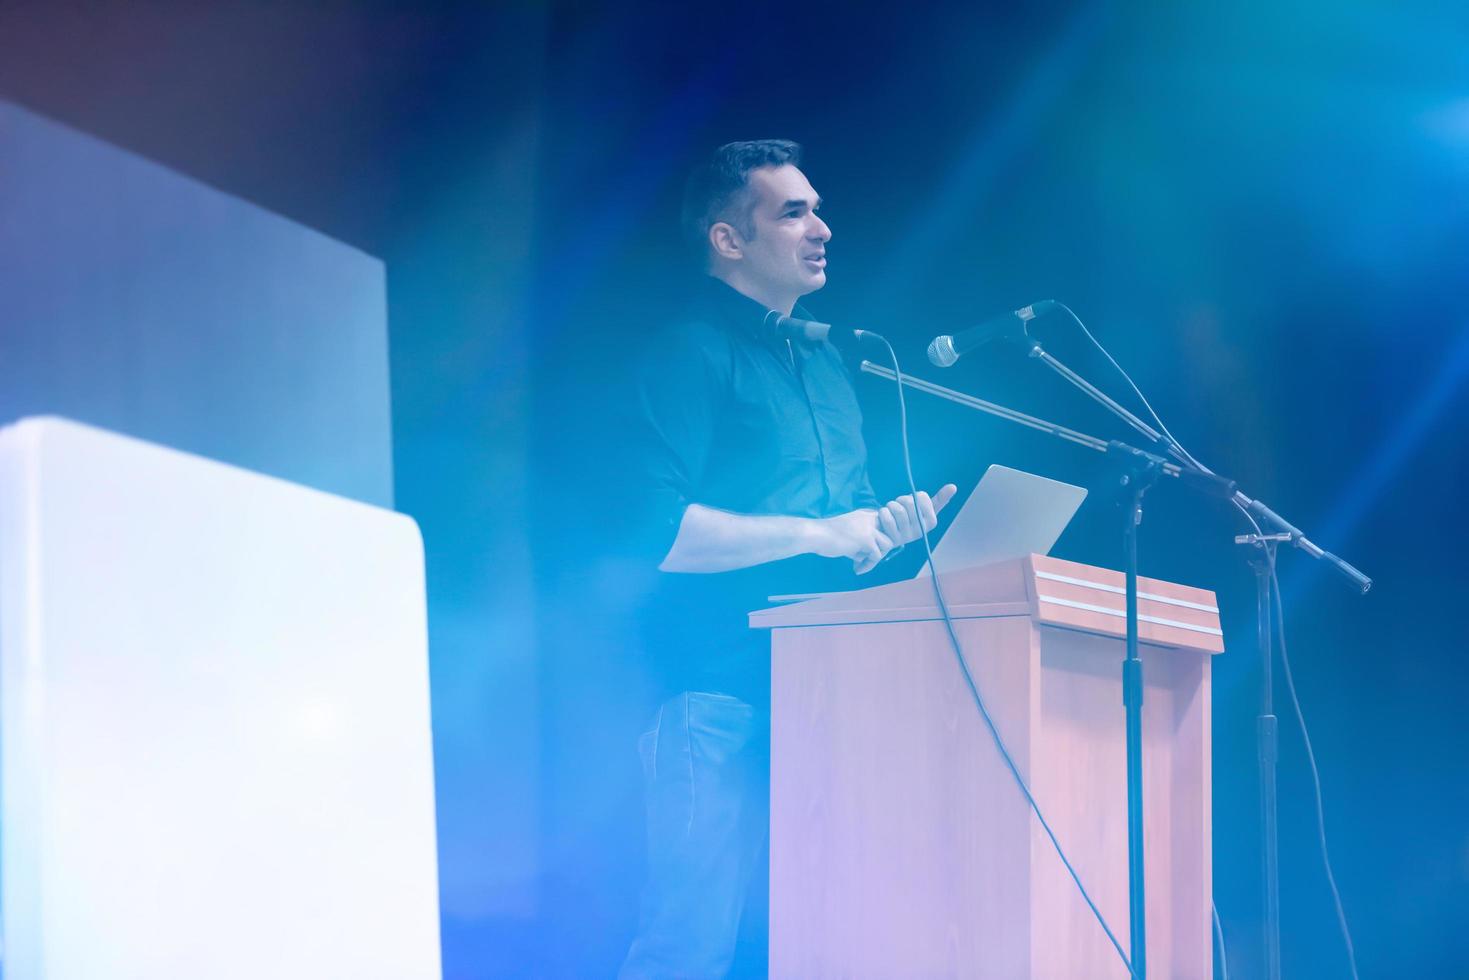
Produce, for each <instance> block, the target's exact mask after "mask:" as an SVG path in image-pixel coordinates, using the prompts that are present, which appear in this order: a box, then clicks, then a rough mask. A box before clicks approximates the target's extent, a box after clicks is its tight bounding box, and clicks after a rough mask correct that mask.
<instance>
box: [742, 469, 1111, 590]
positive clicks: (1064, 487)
mask: <svg viewBox="0 0 1469 980" xmlns="http://www.w3.org/2000/svg"><path fill="white" fill-rule="evenodd" d="M1085 499H1086V489H1085V488H1083V487H1074V486H1072V485H1071V484H1069V483H1062V482H1060V481H1059V480H1048V479H1046V478H1045V477H1043V476H1036V475H1035V474H1034V473H1027V472H1025V471H1024V470H1012V469H1010V467H1008V466H1000V465H998V464H996V465H993V466H991V467H990V468H989V469H987V470H985V471H984V476H982V477H981V478H980V480H979V483H978V484H976V485H975V487H974V491H973V492H972V493H971V494H970V495H969V499H967V500H965V501H964V504H963V506H961V507H960V508H959V513H958V514H956V515H954V521H953V523H952V524H950V525H949V529H948V530H947V531H945V532H944V536H943V537H942V538H940V539H939V541H938V543H937V544H935V545H934V546H933V560H934V562H935V563H936V564H937V565H938V568H939V571H940V572H941V573H942V572H952V571H956V570H958V569H963V568H978V567H980V566H981V565H990V564H993V563H995V562H998V561H1008V560H1009V559H1011V558H1023V557H1024V556H1026V555H1045V554H1049V553H1050V551H1051V547H1052V546H1053V545H1054V544H1055V543H1056V539H1057V538H1059V537H1060V536H1061V532H1062V531H1064V530H1066V525H1067V524H1070V523H1071V518H1072V517H1073V516H1075V514H1076V511H1077V508H1079V507H1080V506H1081V502H1082V501H1083V500H1085ZM919 547H920V548H921V547H922V545H919ZM927 574H928V562H924V563H923V567H922V568H920V569H919V570H918V574H917V575H915V576H914V578H922V577H923V576H925V575H927ZM831 594H832V593H828V592H809V593H801V594H796V595H773V596H771V597H770V601H771V602H776V603H782V602H799V601H801V600H803V599H816V598H820V597H821V596H825V595H831Z"/></svg>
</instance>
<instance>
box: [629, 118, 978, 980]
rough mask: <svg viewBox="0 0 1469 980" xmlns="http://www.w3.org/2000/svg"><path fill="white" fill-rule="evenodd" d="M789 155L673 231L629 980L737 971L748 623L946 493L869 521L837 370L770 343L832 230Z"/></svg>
mask: <svg viewBox="0 0 1469 980" xmlns="http://www.w3.org/2000/svg"><path fill="white" fill-rule="evenodd" d="M800 153H801V150H800V147H799V146H798V145H796V144H795V143H792V142H790V141H787V140H753V141H748V142H740V143H730V144H727V145H725V146H722V147H720V148H719V149H718V150H717V151H715V153H714V154H713V156H712V158H711V159H710V160H709V161H708V162H707V164H705V165H704V166H703V167H701V168H700V169H699V170H698V171H696V172H695V173H694V175H693V176H692V177H691V179H690V181H689V184H688V189H687V192H686V196H685V202H684V225H685V231H686V233H687V235H688V237H689V239H690V241H691V243H692V244H693V245H694V247H695V249H696V252H697V254H698V256H699V259H700V261H701V262H702V264H703V266H704V271H705V272H706V273H707V276H708V281H707V284H706V288H705V289H704V291H703V294H702V295H701V296H700V298H699V301H698V302H697V303H696V305H695V308H694V310H693V311H692V312H691V313H690V314H689V315H687V316H685V317H684V318H682V319H680V320H678V321H676V322H674V323H673V324H672V329H671V330H668V331H666V332H665V333H664V334H663V335H661V336H660V337H659V338H658V340H657V341H656V343H655V344H654V346H653V350H654V354H653V356H652V357H651V358H649V360H648V361H647V363H646V365H645V368H644V371H643V374H642V377H641V381H640V384H639V389H638V399H639V402H638V405H639V413H638V418H637V420H636V422H635V424H634V428H635V434H634V439H635V443H636V446H637V455H636V460H637V467H638V473H637V477H638V478H639V480H640V481H641V485H642V487H643V489H644V492H645V501H646V503H647V505H648V507H649V511H650V514H648V515H647V520H648V523H649V525H650V526H652V527H655V528H661V529H662V531H661V534H659V533H657V532H654V534H653V540H654V543H653V545H652V546H651V547H650V548H649V551H648V553H649V555H650V560H651V556H657V561H658V568H659V569H660V570H661V571H662V572H663V573H665V574H663V575H661V576H660V581H659V583H658V589H657V592H658V594H657V595H656V596H655V597H654V599H653V601H652V602H651V603H650V606H649V609H648V615H647V617H646V622H645V630H644V646H645V649H646V652H647V653H649V654H650V655H651V656H652V658H653V660H654V661H655V664H654V666H655V670H656V673H657V674H658V676H659V677H660V678H661V679H662V681H663V684H664V686H663V689H662V691H661V693H662V694H663V695H667V696H668V697H667V699H666V700H664V701H663V702H662V705H661V707H660V708H659V709H658V711H657V713H656V715H655V717H654V719H653V723H652V725H651V727H650V729H649V731H648V732H646V733H645V734H644V735H643V736H642V739H641V740H640V742H639V751H640V753H641V755H642V760H643V769H644V774H645V777H646V796H647V809H648V826H647V833H648V864H649V869H648V884H647V887H646V889H645V891H644V895H643V901H642V908H641V917H640V922H639V931H638V936H637V938H636V939H635V941H634V942H633V944H632V948H631V949H630V950H629V952H628V955H627V959H626V961H625V962H624V964H623V968H622V976H623V977H627V978H632V977H719V976H724V975H726V974H727V973H728V971H729V970H730V966H731V963H732V962H733V958H734V954H735V947H736V940H737V937H738V934H739V926H740V920H741V914H742V909H743V906H744V902H745V899H746V893H747V891H748V890H749V888H750V882H751V879H752V877H758V871H759V870H760V868H759V863H760V857H761V854H762V849H763V847H764V845H765V843H766V835H767V833H768V829H769V816H768V808H769V802H768V793H769V754H768V753H769V716H768V706H769V698H770V673H769V668H770V664H769V654H768V652H767V649H766V644H767V642H768V638H767V637H766V636H764V635H761V634H756V633H755V632H753V631H751V630H749V629H748V628H747V622H746V618H745V617H746V614H747V613H748V612H749V611H750V610H752V609H757V608H760V607H762V606H764V605H766V604H767V601H766V597H767V596H770V595H774V594H777V593H780V592H797V591H799V592H812V591H818V590H825V589H840V588H853V587H856V586H857V584H858V583H856V582H854V581H852V578H851V576H852V575H853V574H856V575H862V574H865V573H867V572H869V571H871V570H872V569H873V568H874V567H876V566H877V564H878V563H879V562H881V561H882V560H883V558H884V557H885V556H887V555H888V554H889V553H890V552H891V551H893V549H895V548H898V547H901V546H902V545H903V544H905V543H907V542H909V541H913V540H916V539H917V538H918V537H919V535H920V534H921V533H922V531H923V530H928V529H932V528H933V527H934V525H935V524H936V523H937V512H938V511H939V510H941V509H942V508H943V507H944V505H945V504H947V503H948V501H949V500H950V499H951V498H952V496H953V494H954V490H955V488H954V486H953V485H952V484H950V485H946V486H945V487H943V489H941V490H940V491H938V493H936V494H934V495H933V497H932V498H930V497H929V495H928V494H926V493H919V494H918V495H917V499H916V500H915V499H913V498H912V497H911V496H903V497H899V498H898V499H897V500H894V501H892V502H891V503H889V504H887V505H886V506H879V505H878V501H877V498H876V497H875V496H874V495H873V492H872V489H871V486H870V484H869V482H868V477H867V455H866V448H865V446H864V444H863V441H862V417H861V413H860V411H859V409H858V406H857V399H856V395H855V393H854V392H853V390H852V384H851V380H850V377H849V376H848V374H847V371H846V368H845V367H844V366H843V364H842V361H841V358H840V356H839V355H838V354H837V352H836V351H835V350H833V349H832V348H831V347H830V346H829V345H827V344H824V343H822V344H808V343H805V342H791V341H788V340H785V339H783V338H781V337H780V336H779V335H778V334H777V333H776V332H775V329H774V327H773V321H774V320H775V314H785V315H791V314H792V313H793V312H794V313H795V315H797V316H803V315H805V314H804V311H802V310H800V309H799V308H798V307H797V306H796V301H797V300H798V299H799V298H800V297H802V296H804V295H806V294H808V293H811V292H814V291H816V290H818V289H820V288H821V287H822V286H824V285H825V284H826V260H827V256H826V245H827V242H828V241H830V239H831V229H830V228H828V227H827V225H826V222H825V221H823V220H822V218H821V216H820V214H819V213H818V212H819V208H820V205H821V200H820V198H819V197H818V195H817V194H816V191H815V190H814V189H813V188H812V186H811V184H810V182H809V181H808V180H807V179H806V176H805V174H803V173H802V172H801V170H800V169H799V164H800ZM833 559H836V561H834V560H833ZM834 573H835V574H834ZM760 880H761V881H762V882H763V878H762V879H760ZM757 891H758V889H757ZM757 904H758V903H757Z"/></svg>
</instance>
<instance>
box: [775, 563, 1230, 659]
mask: <svg viewBox="0 0 1469 980" xmlns="http://www.w3.org/2000/svg"><path fill="white" fill-rule="evenodd" d="M941 579H942V582H943V587H944V598H945V600H946V601H947V603H948V607H949V615H950V616H951V617H952V618H954V619H982V618H988V617H995V616H1028V617H1029V618H1030V619H1032V620H1033V621H1034V622H1035V623H1036V624H1037V625H1039V626H1051V627H1059V628H1062V629H1073V630H1081V631H1084V632H1089V633H1096V634H1099V635H1103V636H1117V637H1121V636H1125V635H1126V632H1127V620H1126V601H1127V600H1126V577H1125V576H1124V575H1123V573H1122V572H1117V571H1112V570H1111V569H1105V568H1097V567H1095V566H1092V565H1083V564H1081V563H1080V562H1073V561H1066V560H1064V559H1061V558H1052V557H1049V556H1046V555H1027V556H1026V557H1024V558H1017V559H1013V560H1011V561H1005V562H997V563H996V564H993V565H986V566H984V567H982V568H970V569H965V570H963V571H957V572H948V573H946V574H944V575H943V576H941ZM939 618H940V614H939V610H938V604H937V602H936V601H935V600H934V594H933V585H932V583H931V582H930V580H929V579H928V577H927V576H924V577H923V578H919V579H912V580H909V581H903V582H893V583H890V584H888V585H879V586H874V587H873V588H870V589H861V590H859V591H856V592H835V593H830V594H828V595H823V596H818V597H816V598H812V599H808V600H806V601H804V602H798V603H793V604H790V605H783V606H777V607H774V608H771V609H761V610H757V611H755V612H753V613H751V614H750V626H751V628H753V629H785V628H791V627H819V626H842V625H855V624H860V623H898V622H922V621H927V620H938V619H939ZM1138 619H1139V623H1138V636H1139V639H1140V640H1141V641H1142V642H1144V643H1150V644H1153V645H1156V646H1165V647H1178V648H1184V649H1191V650H1199V651H1204V652H1208V653H1222V652H1223V651H1224V634H1223V631H1222V630H1221V629H1220V624H1219V606H1218V602H1217V600H1216V599H1215V596H1214V593H1213V592H1211V591H1209V590H1207V589H1199V588H1194V587H1192V586H1187V585H1179V584H1177V583H1175V582H1164V581H1162V580H1160V579H1151V578H1143V577H1142V576H1139V577H1138Z"/></svg>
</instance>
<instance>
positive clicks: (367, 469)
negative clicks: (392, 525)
mask: <svg viewBox="0 0 1469 980" xmlns="http://www.w3.org/2000/svg"><path fill="white" fill-rule="evenodd" d="M28 415H61V416H65V417H67V418H72V419H76V420H78V421H81V422H86V423H90V424H93V425H98V426H102V427H104V428H107V429H110V430H113V431H116V432H122V433H126V434H128V435H133V436H137V437H140V438H143V439H147V440H149V441H151V442H156V443H161V444H163V445H166V446H171V447H174V448H176V449H182V450H185V451H187V452H192V453H197V454H199V455H202V456H207V457H210V458H212V459H218V460H222V461H225V462H229V463H234V464H236V465H239V466H244V467H246V468H248V469H252V470H256V471H258V472H262V473H268V474H270V475H272V476H278V477H282V478H284V479H287V480H291V481H293V482H296V483H301V484H305V485H306V486H310V487H315V488H317V489H320V490H326V491H329V492H331V493H336V494H341V495H343V496H347V497H353V498H355V499H357V500H361V501H364V502H367V503H371V504H376V505H378V506H383V507H391V506H392V504H393V477H392V430H391V417H390V398H389V387H388V333H387V295H386V285H385V276H384V269H383V264H382V262H380V261H379V260H378V259H375V258H373V257H371V256H369V255H365V254H363V253H362V252H360V251H358V250H356V249H354V248H351V247H349V246H347V245H344V244H342V243H341V242H338V241H334V240H332V239H330V238H328V237H326V236H325V235H322V234H320V233H319V232H315V231H312V230H311V229H309V228H304V227H302V226H301V225H298V224H295V223H293V222H291V221H288V220H286V219H285V218H282V217H280V216H279V215H275V214H272V213H270V212H268V211H265V210H264V209H262V208H259V207H256V206H254V205H252V204H249V203H246V202H244V201H241V200H239V199H237V198H234V197H231V196H229V195H228V194H225V193H222V192H221V191H218V190H215V189H214V188H211V187H208V186H205V185H204V184H201V183H199V182H198V181H195V180H191V179H189V178H187V177H183V176H181V175H179V174H176V173H173V172H172V171H170V170H168V169H166V168H164V167H161V166H159V165H157V164H155V163H151V162H149V161H147V160H144V159H142V158H140V157H137V156H135V155H133V154H130V153H127V152H125V151H123V150H119V149H117V148H116V147H113V146H110V145H108V144H106V143H103V142H101V141H100V140H96V139H93V138H91V137H89V136H85V135H83V134H81V133H78V132H76V131H74V130H72V129H69V128H67V127H65V126H62V125H60V124H57V123H54V122H52V121H50V120H47V119H45V118H43V117H41V116H38V115H36V114H34V113H31V112H29V111H27V110H25V109H22V108H20V107H18V106H15V105H13V104H10V103H7V102H3V101H0V421H4V420H10V419H16V418H20V417H22V416H28Z"/></svg>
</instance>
